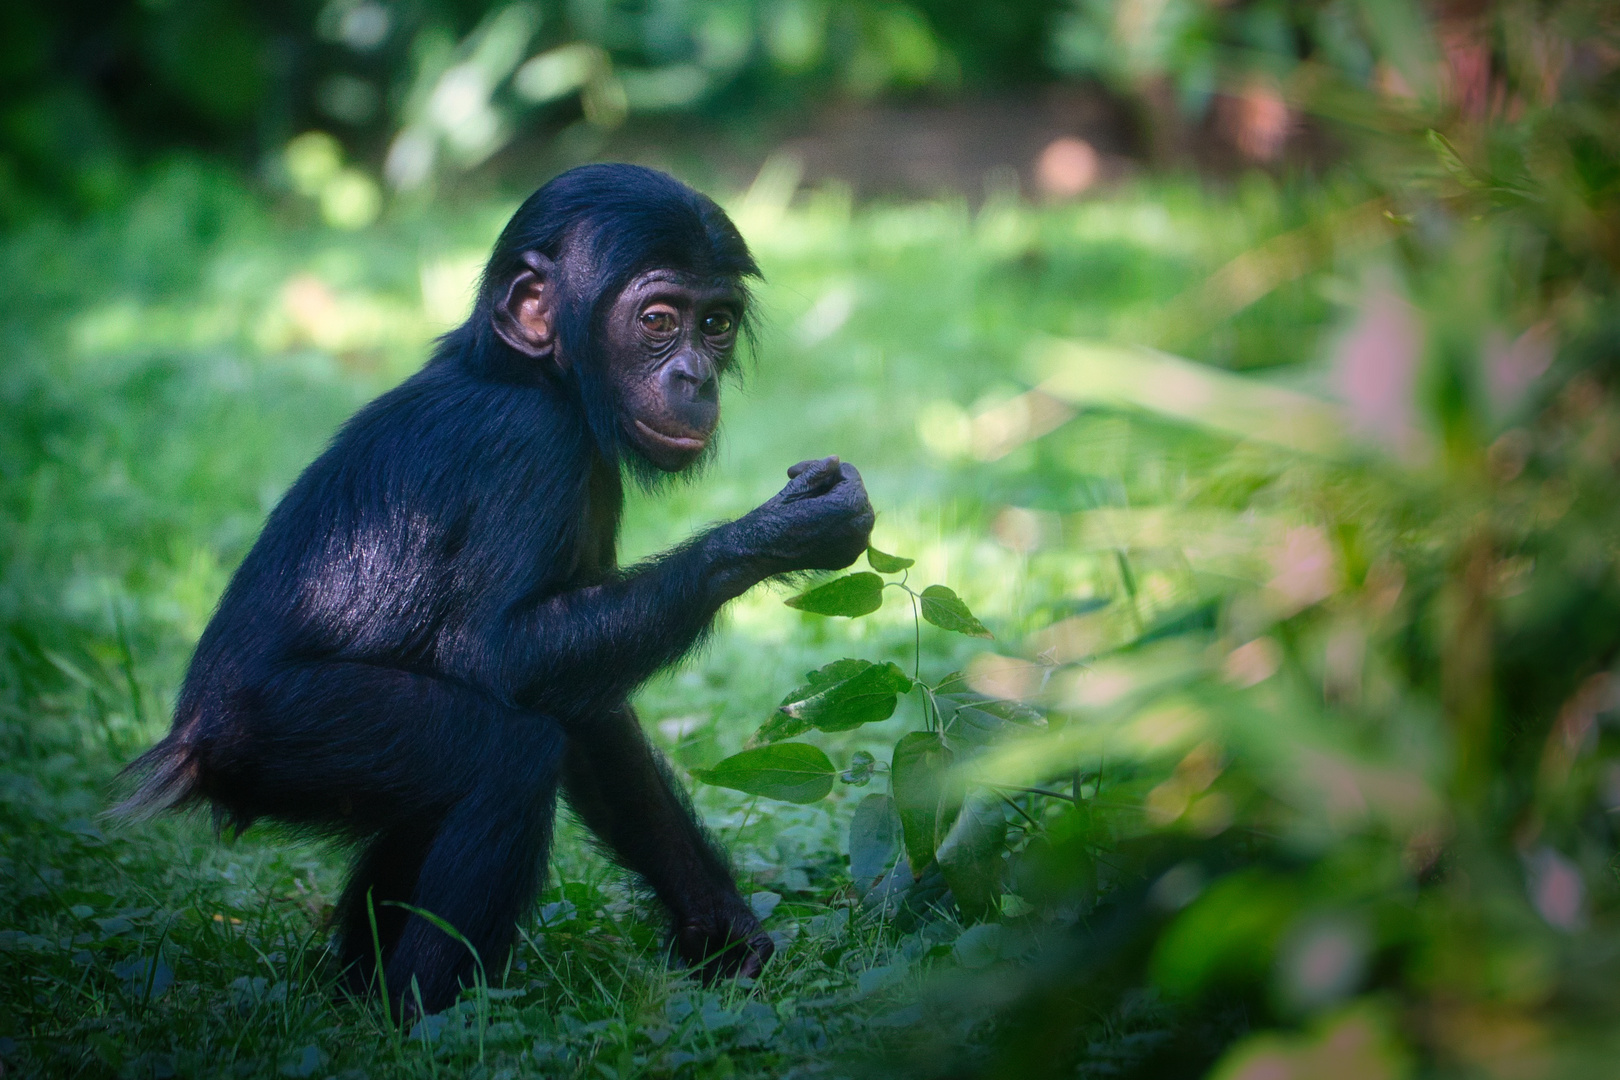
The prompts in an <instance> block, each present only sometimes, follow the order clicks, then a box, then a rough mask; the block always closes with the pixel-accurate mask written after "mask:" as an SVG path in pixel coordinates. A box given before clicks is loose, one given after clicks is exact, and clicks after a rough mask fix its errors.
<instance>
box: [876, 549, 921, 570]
mask: <svg viewBox="0 0 1620 1080" xmlns="http://www.w3.org/2000/svg"><path fill="white" fill-rule="evenodd" d="M916 563H917V560H916V559H903V558H901V557H900V556H898V555H890V554H888V553H886V552H882V551H879V550H878V549H877V548H875V547H868V548H867V549H866V565H868V566H870V567H871V568H872V569H874V570H876V571H877V572H878V573H880V574H898V573H899V572H900V571H902V570H904V569H906V568H907V567H909V566H915V565H916Z"/></svg>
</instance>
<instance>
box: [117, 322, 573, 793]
mask: <svg viewBox="0 0 1620 1080" xmlns="http://www.w3.org/2000/svg"><path fill="white" fill-rule="evenodd" d="M456 359H457V358H456V357H455V356H454V355H453V354H452V355H449V356H446V355H443V354H442V353H441V355H440V356H438V357H436V358H435V360H434V361H433V362H431V363H429V364H428V365H427V366H426V367H424V368H423V369H422V370H421V371H419V372H417V373H416V374H415V375H414V376H412V377H411V378H410V379H408V380H406V381H405V382H404V383H402V384H401V385H400V386H398V387H396V388H395V389H393V390H391V391H389V392H388V393H386V394H384V395H382V396H381V397H379V398H377V399H376V400H374V401H372V402H371V403H370V404H368V405H366V406H365V407H364V408H362V409H361V410H360V411H359V412H358V413H356V414H355V415H354V416H353V417H352V418H350V419H349V421H348V422H347V423H345V424H344V426H343V428H342V429H341V430H340V431H339V432H338V434H337V435H336V437H334V438H333V440H332V442H331V444H330V445H329V446H328V447H327V448H326V450H325V452H323V453H322V454H321V455H320V457H318V458H316V459H315V461H314V462H312V463H311V464H310V465H309V466H308V467H307V468H306V469H305V470H304V471H303V473H302V474H301V475H300V476H299V477H298V479H297V480H296V481H295V482H294V483H293V485H292V486H291V488H289V489H288V491H287V493H286V495H285V496H284V497H283V498H282V500H281V502H280V504H279V505H277V506H276V508H275V509H274V510H273V511H272V512H271V514H270V516H269V518H268V519H267V520H266V522H265V525H264V529H263V530H262V531H261V532H260V534H259V537H258V539H257V540H256V541H255V543H254V545H253V547H252V549H251V550H250V551H249V552H248V555H247V557H246V558H245V559H244V560H243V561H242V564H241V565H240V567H238V569H237V571H236V573H235V574H234V575H233V576H232V578H231V582H230V584H229V586H228V587H227V588H226V590H225V593H224V595H223V596H222V597H221V599H220V602H219V607H218V608H217V610H216V611H215V613H214V616H213V618H212V619H211V620H210V621H209V624H208V626H207V628H206V629H205V630H204V631H203V634H202V637H201V639H200V640H199V641H198V644H197V651H196V653H195V654H194V656H193V658H192V662H191V666H190V669H189V671H188V672H187V675H186V679H185V682H184V684H183V686H182V689H181V693H180V698H179V701H178V703H177V706H176V709H175V718H174V725H173V728H172V729H171V731H170V733H169V735H168V736H167V737H166V738H165V739H164V740H163V741H162V742H160V743H158V744H157V745H156V746H154V747H153V748H152V749H151V750H149V751H148V752H147V753H146V754H144V755H142V757H141V758H140V759H138V760H137V761H136V762H135V763H134V764H133V765H132V766H131V769H132V770H136V771H140V770H147V771H148V772H149V775H148V777H147V779H146V781H145V782H143V783H142V785H141V786H140V788H139V789H138V790H137V791H136V792H135V793H134V794H133V795H132V796H131V797H130V798H129V799H128V800H126V801H125V802H124V803H123V804H121V805H120V806H119V807H117V808H116V809H117V810H118V811H121V812H130V813H148V812H155V811H157V810H161V809H163V808H165V807H167V806H171V805H174V804H175V803H177V802H181V801H184V800H186V799H188V798H190V797H192V796H193V795H194V794H195V791H194V785H195V780H196V775H195V772H196V767H195V765H194V764H193V763H191V762H190V761H189V760H188V759H187V757H186V749H187V748H188V747H190V746H193V745H196V744H198V743H201V742H205V741H207V740H210V739H215V738H221V737H224V738H228V737H229V733H230V731H231V729H232V727H233V725H235V724H238V723H241V722H245V721H247V720H248V717H246V716H244V715H243V711H244V710H245V709H250V708H251V705H252V701H253V698H254V690H255V687H256V686H257V685H258V684H259V683H260V682H261V681H262V680H263V679H265V678H267V677H270V676H271V675H272V674H273V673H274V672H275V671H276V670H278V669H279V668H282V667H285V666H287V665H292V664H298V663H307V662H313V661H354V662H360V663H371V664H378V665H385V666H390V667H401V668H405V669H407V670H415V671H422V672H431V673H437V674H443V675H447V676H450V677H456V678H465V679H469V680H470V681H475V679H476V672H477V669H478V668H479V667H480V666H481V661H482V660H483V659H484V657H482V656H481V655H480V653H481V651H482V650H483V649H485V648H486V647H487V646H486V645H485V642H486V641H487V638H488V633H487V629H488V628H490V627H492V626H493V625H495V624H496V623H498V621H499V620H500V618H501V617H502V614H503V612H502V611H501V603H502V600H503V598H508V597H511V596H513V595H533V594H535V593H537V592H539V593H544V592H546V591H548V590H551V589H555V588H557V587H559V586H560V585H561V584H562V583H563V582H564V581H566V580H567V579H568V578H569V577H570V576H572V574H573V573H574V570H575V567H576V564H577V563H578V556H577V552H576V550H575V549H576V547H577V544H576V539H577V537H576V531H577V530H576V526H577V524H578V523H579V522H580V521H581V519H582V518H583V516H584V515H583V512H582V507H581V509H580V510H576V511H571V512H570V511H567V510H566V509H564V508H566V507H568V506H569V505H570V504H582V503H583V501H584V497H585V484H584V483H583V482H582V481H581V480H580V477H581V476H588V475H589V473H590V461H589V455H590V447H589V444H588V443H587V441H586V440H585V439H583V438H582V437H581V434H580V426H579V424H578V423H577V422H574V423H569V422H568V417H567V414H566V410H567V409H568V407H569V406H568V404H567V403H566V401H564V400H562V399H561V398H560V396H559V395H558V394H557V393H556V392H555V391H553V390H551V389H550V388H548V387H546V386H543V385H521V384H514V383H512V382H507V381H498V380H493V379H489V378H484V377H479V376H477V375H474V374H472V373H470V372H468V371H467V370H466V369H465V368H464V367H463V366H462V365H461V364H459V363H457V362H456ZM560 462H561V463H565V464H564V465H563V467H560V468H559V467H558V466H559V463H560ZM559 510H562V511H563V512H559ZM177 770H178V771H177Z"/></svg>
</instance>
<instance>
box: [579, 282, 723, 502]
mask: <svg viewBox="0 0 1620 1080" xmlns="http://www.w3.org/2000/svg"><path fill="white" fill-rule="evenodd" d="M742 314H743V300H742V295H741V294H740V293H739V292H738V291H737V289H736V288H735V287H734V286H733V285H731V284H730V283H728V282H726V281H724V280H720V281H711V280H703V279H699V278H696V277H693V276H692V275H690V274H685V273H681V272H679V271H675V270H650V271H648V272H646V273H643V274H639V275H637V276H636V277H635V278H633V279H631V281H630V283H629V284H628V285H626V286H625V288H624V291H623V292H621V293H620V294H619V295H618V297H617V299H615V300H614V302H613V306H612V308H611V309H610V310H609V311H608V313H607V325H606V326H605V327H604V328H603V329H604V330H605V335H604V341H603V344H604V345H605V346H606V347H605V348H604V349H603V358H604V360H605V362H606V363H607V368H608V370H607V375H608V378H609V380H610V382H611V383H612V385H613V386H614V388H615V389H616V390H617V392H618V397H619V404H620V413H619V415H620V418H621V419H620V422H621V424H622V425H623V431H624V435H625V437H626V438H627V439H629V441H630V443H631V444H632V445H633V446H634V447H635V448H636V449H637V450H639V451H640V452H641V454H642V456H644V457H645V458H646V459H647V460H648V461H650V462H652V463H653V464H654V465H656V466H657V467H658V468H660V469H662V470H664V471H665V472H678V471H680V470H681V469H684V468H686V467H687V466H688V465H690V464H692V462H693V461H695V460H697V458H698V456H699V455H700V454H702V453H703V450H704V448H705V447H707V446H708V445H709V440H710V438H712V437H713V435H714V429H715V426H716V425H717V424H719V422H720V376H721V375H722V374H723V373H724V371H725V370H726V368H727V367H728V366H730V364H731V360H732V353H733V351H734V350H735V348H736V345H737V329H738V324H739V323H741V321H742Z"/></svg>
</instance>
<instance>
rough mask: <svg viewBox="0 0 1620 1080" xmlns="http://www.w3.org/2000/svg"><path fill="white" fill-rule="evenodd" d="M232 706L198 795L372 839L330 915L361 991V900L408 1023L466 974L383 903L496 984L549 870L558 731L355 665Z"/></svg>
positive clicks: (470, 695) (309, 672)
mask: <svg viewBox="0 0 1620 1080" xmlns="http://www.w3.org/2000/svg"><path fill="white" fill-rule="evenodd" d="M233 704H234V705H235V708H234V709H233V711H232V712H233V717H234V718H235V722H234V724H233V726H232V730H230V731H229V732H228V733H226V734H225V735H224V736H223V737H219V736H216V737H213V738H205V739H204V740H203V741H202V742H201V743H200V744H199V745H198V746H197V747H196V753H197V755H198V757H199V759H200V764H201V766H202V774H203V781H202V782H203V787H204V789H205V791H206V792H207V794H208V795H209V796H210V797H211V798H213V799H215V800H216V801H217V802H219V803H221V804H223V805H224V806H225V807H227V808H228V809H229V810H231V811H232V812H233V813H235V814H236V815H238V816H239V817H241V818H243V819H251V818H253V817H257V816H261V815H267V816H273V817H278V818H281V819H283V820H287V821H292V822H294V823H306V824H314V825H321V826H326V827H337V828H340V829H343V830H345V831H348V832H350V833H352V834H354V835H356V836H359V837H363V838H367V840H368V843H367V846H366V849H365V852H364V854H363V855H362V856H361V858H360V859H359V861H358V863H357V865H356V867H355V871H354V875H353V877H352V878H351V880H350V884H349V885H348V887H347V888H346V889H345V891H344V897H343V901H342V905H341V909H340V916H341V918H342V919H343V923H342V933H343V935H344V943H343V946H342V950H343V956H344V957H345V959H352V960H361V961H362V963H363V965H364V967H363V968H362V971H361V973H360V974H359V977H360V978H361V979H362V980H365V979H367V976H368V975H369V974H370V968H371V964H370V963H367V962H366V958H367V957H369V956H370V955H371V951H372V949H373V943H372V937H371V926H370V919H369V917H368V916H367V912H366V892H367V890H368V889H369V890H370V891H371V893H372V903H373V910H374V911H375V912H376V915H377V920H378V931H379V937H380V938H381V939H382V943H383V945H384V950H385V951H384V965H383V971H384V974H385V976H386V978H387V981H388V990H389V994H390V996H392V997H393V998H394V999H395V1000H396V1002H397V1003H399V1004H400V1005H402V1006H403V1007H404V1010H405V1012H406V1013H407V1014H408V1013H411V1012H414V1011H415V999H416V994H417V993H420V996H421V1004H422V1007H423V1008H424V1009H426V1010H427V1011H428V1012H436V1011H438V1010H440V1009H443V1008H444V1007H445V1006H447V1005H449V1004H450V1003H452V1002H453V1001H454V1000H455V997H456V994H457V992H458V988H459V986H460V985H461V984H462V983H465V982H469V981H470V980H471V977H472V975H473V973H474V971H475V969H476V964H475V961H474V960H473V957H472V955H471V953H469V952H468V950H467V948H466V946H465V945H463V944H461V943H459V942H457V941H456V940H455V939H454V938H452V937H451V936H450V935H448V934H446V933H445V932H444V931H442V930H440V929H439V928H438V927H436V926H435V925H434V924H433V923H432V922H431V921H430V920H427V919H424V918H422V917H420V916H418V915H415V914H408V913H406V912H405V911H404V909H402V908H398V907H396V906H394V904H393V903H389V901H393V902H394V903H398V902H399V901H406V902H408V903H410V904H411V905H413V906H415V907H419V908H421V909H423V910H425V911H430V912H432V913H433V914H434V915H436V916H438V917H439V918H440V919H443V920H444V921H445V922H447V923H448V924H449V925H451V926H453V927H455V928H456V930H457V931H458V932H459V933H461V934H462V935H464V936H465V937H466V938H467V940H468V941H469V942H470V943H471V944H472V946H473V947H474V948H475V949H476V950H477V951H478V955H479V957H480V958H481V959H482V961H483V963H484V966H485V968H486V970H489V971H491V972H495V971H499V970H500V967H501V965H502V963H503V962H504V959H505V954H506V950H507V949H508V947H510V945H511V943H512V938H513V935H514V934H515V932H516V927H517V923H518V920H519V919H520V918H521V917H522V915H523V914H524V912H525V911H526V910H527V908H528V906H529V904H530V903H531V902H532V900H533V898H534V893H535V890H536V888H537V886H538V883H539V880H540V875H541V874H542V873H543V872H544V861H545V857H546V853H547V849H548V847H549V845H550V840H551V825H552V818H553V814H554V810H555V804H556V785H557V777H558V772H559V770H560V766H561V759H562V754H563V739H562V735H561V732H560V729H559V728H558V727H557V725H556V724H555V723H553V722H552V721H551V720H549V719H548V718H546V717H544V716H541V715H539V714H536V713H531V712H525V711H522V710H518V709H513V708H510V707H508V706H504V705H502V704H500V703H499V702H497V701H495V700H494V699H492V698H490V697H487V696H485V695H484V694H482V693H479V692H478V691H476V690H472V689H469V688H467V687H465V686H462V685H459V684H455V683H450V682H446V681H444V680H441V679H436V678H432V677H429V676H424V675H417V674H412V673H409V672H404V671H397V670H393V669H389V668H381V667H375V666H371V665H365V664H344V663H325V664H307V665H299V666H296V667H290V668H285V669H282V670H280V671H279V672H278V673H276V674H275V675H273V676H271V677H269V678H266V679H264V680H263V681H262V682H261V683H260V685H259V686H258V687H257V688H256V689H255V690H254V691H252V692H251V693H247V694H241V695H238V696H237V698H236V700H235V702H233ZM413 979H414V980H415V982H416V991H415V992H413V990H412V987H411V983H412V980H413Z"/></svg>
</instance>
